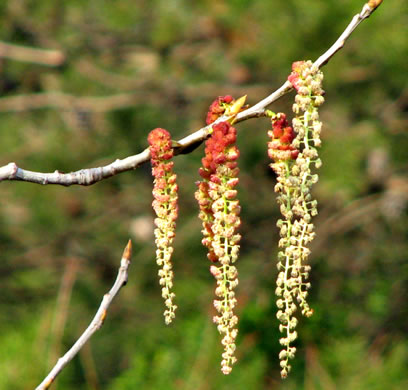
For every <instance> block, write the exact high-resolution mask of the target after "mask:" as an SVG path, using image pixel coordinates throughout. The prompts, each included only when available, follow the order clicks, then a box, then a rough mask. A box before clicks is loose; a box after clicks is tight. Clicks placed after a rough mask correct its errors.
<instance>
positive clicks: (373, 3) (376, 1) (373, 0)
mask: <svg viewBox="0 0 408 390" xmlns="http://www.w3.org/2000/svg"><path fill="white" fill-rule="evenodd" d="M382 2H383V0H369V1H368V2H367V4H368V6H369V7H370V8H371V9H373V10H375V9H376V8H377V7H378V6H379V5H380V4H381V3H382Z"/></svg>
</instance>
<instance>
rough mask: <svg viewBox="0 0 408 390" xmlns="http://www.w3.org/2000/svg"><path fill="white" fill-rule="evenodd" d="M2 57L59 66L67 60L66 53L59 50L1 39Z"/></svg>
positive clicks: (0, 49) (0, 53) (0, 55)
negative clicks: (15, 43)
mask: <svg viewBox="0 0 408 390" xmlns="http://www.w3.org/2000/svg"><path fill="white" fill-rule="evenodd" d="M0 57H5V58H10V59H13V60H17V61H23V62H33V63H36V64H40V65H47V66H59V65H62V64H63V63H64V62H65V54H64V53H62V52H61V51H59V50H47V49H38V48H34V47H27V46H20V45H14V44H11V43H6V42H2V41H0Z"/></svg>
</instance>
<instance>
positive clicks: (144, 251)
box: [0, 0, 408, 390]
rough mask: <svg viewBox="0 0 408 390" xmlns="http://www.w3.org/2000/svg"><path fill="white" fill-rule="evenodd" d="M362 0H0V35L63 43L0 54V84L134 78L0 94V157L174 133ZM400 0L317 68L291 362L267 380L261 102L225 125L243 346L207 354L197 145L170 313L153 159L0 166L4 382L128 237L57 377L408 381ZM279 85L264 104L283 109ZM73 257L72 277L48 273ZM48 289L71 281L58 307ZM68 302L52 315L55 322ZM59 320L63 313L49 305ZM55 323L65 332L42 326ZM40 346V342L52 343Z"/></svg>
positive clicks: (110, 382) (268, 288)
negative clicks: (27, 100)
mask: <svg viewBox="0 0 408 390" xmlns="http://www.w3.org/2000/svg"><path fill="white" fill-rule="evenodd" d="M362 4H363V2H361V3H360V2H355V1H352V0H346V1H335V0H319V1H310V0H296V1H295V0H284V1H283V0H279V1H273V2H271V1H267V0H257V1H246V0H234V1H218V0H217V1H215V0H200V1H195V2H191V1H186V0H184V1H183V0H174V1H173V0H172V1H169V0H151V1H146V0H138V1H129V0H118V1H103V2H102V1H93V0H86V1H72V0H70V1H58V2H56V1H52V0H47V1H46V0H44V1H40V2H39V1H33V0H31V1H30V0H14V1H8V2H7V1H5V2H1V3H0V39H1V40H3V41H6V42H9V43H14V44H21V45H26V46H34V47H40V48H52V49H59V50H61V51H62V52H64V53H65V54H66V56H67V61H66V62H65V63H64V64H63V65H61V66H59V67H46V66H42V65H38V64H33V63H23V62H16V61H13V60H10V59H6V58H5V59H1V62H0V75H1V77H0V91H1V97H0V110H1V107H2V99H6V98H7V97H9V96H14V95H19V94H23V95H24V94H29V93H47V92H50V91H53V92H55V91H60V92H64V93H69V94H72V95H73V96H77V97H109V96H112V95H115V94H119V93H126V94H129V95H130V96H131V98H132V99H133V100H132V102H133V101H134V104H131V105H129V104H127V105H125V106H123V107H120V108H117V109H115V110H108V111H92V110H91V109H89V107H88V108H87V107H82V106H78V104H77V102H76V101H75V100H73V101H72V102H71V106H68V108H61V109H58V108H47V107H44V108H41V109H37V110H30V109H24V110H22V111H19V112H4V111H3V112H1V114H0V127H1V144H0V155H1V163H0V165H4V164H7V163H8V162H10V161H15V162H17V164H18V165H20V166H21V167H23V168H26V169H30V170H38V171H42V172H47V171H49V172H52V171H54V170H55V169H58V170H61V171H73V170H78V169H81V168H86V167H93V166H98V165H102V164H106V163H109V162H111V161H113V160H114V159H116V158H123V157H126V156H128V155H131V154H134V153H138V152H139V151H141V150H142V149H144V148H145V147H146V146H147V142H146V135H147V134H148V132H149V131H150V130H151V129H152V128H154V127H164V128H167V129H169V130H170V131H171V132H172V134H173V137H174V138H175V139H177V138H179V137H181V136H182V135H186V134H188V133H189V132H191V131H193V130H195V129H198V128H199V127H201V126H202V125H203V124H204V118H205V112H206V108H207V106H208V105H209V104H210V102H211V101H212V100H213V98H214V97H216V96H218V95H222V94H225V93H231V94H233V95H234V96H236V97H238V96H241V95H244V94H248V101H249V103H255V102H257V101H258V100H259V99H261V98H263V97H264V96H266V95H267V94H268V93H270V92H271V91H273V90H274V89H276V88H277V87H279V86H280V85H281V83H282V82H283V81H284V79H285V78H286V75H287V74H288V73H289V70H290V64H291V62H292V61H294V60H299V59H309V58H310V59H316V58H317V57H318V56H319V55H320V54H322V53H323V52H324V51H325V50H326V49H327V48H328V47H329V45H330V44H331V43H332V42H333V41H334V40H335V39H337V37H338V36H339V34H340V33H341V32H342V31H343V29H344V27H345V26H346V24H347V23H348V22H349V20H350V19H351V17H352V16H353V15H354V14H355V13H356V12H358V11H359V10H360V9H361V6H362ZM407 11H408V3H407V2H406V1H405V0H389V1H386V2H385V3H384V4H383V5H382V6H381V7H380V8H379V9H378V10H377V11H376V12H375V14H374V15H373V16H372V17H371V18H370V19H369V20H368V21H365V22H364V23H363V24H362V25H361V26H360V27H359V28H358V29H357V30H356V32H355V33H354V34H353V35H352V37H351V39H350V40H349V41H348V42H347V44H346V46H345V48H344V49H343V50H341V51H340V52H339V53H338V54H337V55H336V56H335V57H334V58H333V59H332V60H331V61H330V63H329V64H328V65H327V66H326V67H325V68H324V73H325V89H326V92H327V94H326V101H327V102H326V104H325V106H324V107H323V110H322V119H323V123H324V132H323V138H324V139H323V141H324V145H323V148H322V160H323V164H324V166H323V168H322V170H321V179H320V182H319V184H318V185H317V187H316V190H315V195H316V198H317V199H318V200H319V209H320V215H319V217H318V218H317V219H316V227H317V239H316V241H315V242H314V244H313V248H312V249H313V252H312V259H311V262H312V274H311V281H312V290H311V297H310V303H311V305H312V306H313V307H314V310H315V315H314V316H313V317H312V318H311V319H310V320H308V321H303V320H302V321H301V324H300V325H299V331H300V338H299V343H298V348H299V353H298V354H297V359H296V360H295V362H294V367H293V368H294V369H293V373H292V376H291V377H290V378H289V379H288V380H287V381H285V382H281V380H280V379H279V367H278V358H277V354H278V351H279V349H280V347H279V344H278V337H279V336H278V329H277V320H276V317H275V313H276V307H275V296H274V290H275V287H274V280H275V277H276V267H275V265H274V263H275V256H276V244H277V240H278V237H277V228H276V227H275V222H276V219H277V216H278V210H277V208H276V206H275V205H274V201H275V195H274V193H273V186H274V176H273V173H272V171H271V170H270V169H269V168H268V166H267V164H268V161H267V156H266V141H267V137H266V134H265V132H266V130H267V129H268V127H269V124H268V121H267V120H263V119H259V120H256V121H255V120H250V121H247V122H245V123H242V124H239V125H238V130H239V134H240V136H239V140H238V142H239V146H240V148H241V155H242V159H241V182H240V189H241V194H240V199H241V202H242V206H243V213H242V220H243V225H242V229H241V231H242V234H243V240H242V250H241V253H242V254H241V258H240V260H239V264H238V268H239V270H240V286H239V287H238V290H237V294H238V301H239V308H238V310H239V313H238V314H239V315H240V324H239V326H240V333H239V336H238V351H237V352H238V358H239V362H238V364H237V365H236V367H235V368H234V370H233V372H232V374H231V375H230V376H229V377H224V376H223V375H222V374H221V373H220V372H219V360H220V356H219V355H220V353H221V346H220V345H219V335H218V334H217V331H216V328H215V326H213V324H211V317H212V315H213V314H214V310H213V308H212V304H211V301H212V299H213V291H212V290H213V287H214V281H213V278H212V276H211V275H210V274H209V272H208V267H209V262H208V260H207V259H206V256H205V249H204V248H203V247H202V246H201V244H200V222H199V221H198V219H197V217H196V214H197V211H198V210H197V206H196V204H195V200H194V196H193V192H194V190H195V185H194V182H195V181H196V180H197V179H198V175H197V168H198V166H199V163H200V158H201V154H202V153H203V147H200V148H199V149H198V150H197V151H195V152H194V153H192V154H190V155H186V156H179V157H177V159H176V165H175V170H176V171H177V174H178V177H179V179H180V183H179V184H180V218H179V222H178V230H177V239H176V241H175V254H174V262H175V291H176V293H177V304H178V305H179V310H178V313H177V318H176V320H175V322H174V325H172V326H171V327H169V328H166V327H165V326H164V324H163V319H162V314H161V313H162V302H161V297H160V289H159V288H158V287H159V286H158V281H157V277H156V273H157V270H156V265H155V264H154V245H153V239H152V237H153V236H152V219H153V214H152V211H151V206H150V203H151V185H152V179H151V176H150V167H149V166H148V165H145V166H142V167H141V168H139V169H138V170H137V171H135V172H128V173H124V174H121V175H119V176H116V177H114V178H111V179H109V180H106V181H104V182H101V183H98V184H95V185H93V186H91V187H68V188H63V187H61V188H59V187H51V186H48V187H41V186H38V185H33V184H27V183H18V182H13V183H11V182H3V183H1V185H0V191H1V192H0V194H1V199H2V207H1V209H0V253H1V256H2V261H1V262H0V275H1V276H0V278H1V282H0V283H1V285H2V294H1V296H0V308H1V310H0V313H1V314H0V330H1V332H0V334H1V340H0V356H1V364H0V387H1V388H4V389H6V388H7V389H30V388H33V387H34V386H35V385H36V384H38V383H39V382H40V380H41V379H42V377H43V376H44V375H45V374H46V372H47V371H48V370H49V368H50V367H51V366H52V365H53V364H54V363H55V358H56V356H58V354H61V353H62V352H63V351H65V350H66V349H67V348H68V347H69V346H71V345H72V343H73V342H74V341H75V340H76V338H77V337H78V336H79V334H80V333H81V332H82V331H83V330H84V329H85V327H86V326H87V323H88V321H89V320H90V319H91V318H92V316H93V314H94V312H95V311H96V308H97V306H98V305H99V302H100V299H101V298H102V295H103V294H104V293H105V292H106V291H107V290H108V289H109V288H110V286H111V284H112V283H113V280H114V278H115V275H116V271H117V267H118V265H119V257H120V254H121V253H122V250H123V247H124V246H125V244H126V241H127V239H128V237H129V236H130V237H131V238H132V240H133V242H134V247H135V250H134V258H133V262H132V265H131V269H130V277H129V283H128V285H127V286H126V288H124V289H123V290H122V291H121V293H120V295H119V296H118V298H117V299H116V301H115V302H114V303H113V305H112V306H111V310H110V312H109V314H108V318H107V320H106V322H105V325H104V327H103V328H102V330H101V331H100V332H98V333H97V334H96V335H95V336H94V338H93V339H92V340H91V342H90V344H89V345H88V346H87V347H86V348H85V349H84V351H82V352H81V354H80V355H79V356H78V357H77V358H76V359H75V360H74V361H73V362H72V363H71V364H70V365H69V366H68V367H67V368H66V369H65V370H64V371H63V373H62V374H61V375H60V376H59V377H58V380H57V382H58V383H57V386H58V388H59V389H60V390H63V389H73V388H75V389H102V388H103V389H115V390H116V389H118V390H120V389H134V388H140V389H162V388H167V389H186V390H187V389H214V388H220V389H231V388H234V389H262V388H265V389H269V388H274V389H278V388H279V389H286V390H290V389H295V388H296V389H301V388H304V389H305V390H318V389H325V390H331V389H350V390H360V389H361V390H364V389H370V390H372V389H385V388H386V389H405V388H406V387H407V385H408V382H407V381H408V374H407V371H406V367H407V364H408V356H407V344H406V340H404V339H405V338H406V334H407V332H408V323H407V320H406V319H407V316H408V306H407V304H406V296H407V294H408V266H407V264H408V263H407V253H408V235H407V232H408V214H407V208H406V205H407V201H408V196H407V193H408V177H407V170H408V165H407V150H408V134H407V124H408V117H407V112H408V90H407V84H406V54H407V53H408V39H407V37H408V34H407V33H408V29H407V26H408V23H407V14H408V13H407ZM291 99H292V96H290V97H285V98H283V99H281V100H280V101H279V102H277V103H276V104H275V105H274V106H273V107H272V109H273V110H274V111H282V110H284V111H286V112H288V111H290V107H291ZM72 261H74V262H76V264H78V267H79V268H78V272H77V273H75V276H74V277H75V279H74V285H73V287H72V295H70V294H69V291H63V290H61V285H62V281H63V279H64V277H65V276H66V275H67V273H69V272H70V264H72ZM61 294H68V296H69V297H70V299H68V301H67V302H68V303H67V305H68V306H67V305H66V306H65V307H60V306H58V304H57V302H58V299H59V297H60V296H61ZM64 310H67V319H66V321H62V322H61V321H60V320H61V318H62V317H61V316H63V311H64ZM56 321H57V323H58V321H60V323H61V326H62V329H59V330H58V329H57V330H56V329H55V327H53V324H55V323H56ZM58 332H61V337H62V338H61V340H60V341H58V340H56V337H57V336H56V335H57V334H58ZM53 359H54V360H53Z"/></svg>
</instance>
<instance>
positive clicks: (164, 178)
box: [147, 128, 178, 324]
mask: <svg viewBox="0 0 408 390" xmlns="http://www.w3.org/2000/svg"><path fill="white" fill-rule="evenodd" d="M147 140H148V142H149V145H150V147H149V149H150V154H151V164H152V174H153V177H154V187H153V198H154V200H153V203H152V206H153V209H154V211H155V213H156V216H157V218H156V219H155V220H154V223H155V225H156V229H155V230H154V235H155V238H156V247H157V250H156V262H157V265H158V266H159V267H160V270H159V277H160V285H161V286H162V297H163V299H164V302H165V305H166V310H165V311H164V317H165V322H166V324H170V322H171V321H172V320H173V318H174V317H175V310H176V309H177V306H176V305H175V304H174V303H173V299H174V297H175V294H174V293H173V292H172V288H173V271H172V263H171V255H172V253H173V247H172V243H173V239H174V237H175V228H176V219H177V216H178V206H177V199H178V195H177V190H178V188H177V184H176V174H175V173H173V165H174V163H173V162H172V161H171V159H172V157H173V149H172V146H171V138H170V133H169V132H168V131H167V130H165V129H160V128H158V129H154V130H152V131H151V132H150V133H149V136H148V138H147Z"/></svg>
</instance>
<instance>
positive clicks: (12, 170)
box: [0, 0, 382, 186]
mask: <svg viewBox="0 0 408 390" xmlns="http://www.w3.org/2000/svg"><path fill="white" fill-rule="evenodd" d="M381 2H382V0H369V2H368V3H366V4H364V6H363V8H362V10H361V12H360V13H358V14H357V15H355V16H354V17H353V19H352V20H351V22H350V23H349V25H348V26H347V27H346V29H345V30H344V32H343V33H342V34H341V35H340V37H339V38H338V39H337V41H336V42H335V43H334V44H333V45H332V46H331V47H330V48H329V49H328V50H327V51H326V52H325V53H324V54H323V55H321V56H320V57H319V58H318V59H317V60H316V61H315V63H314V64H315V65H317V66H318V67H319V68H320V67H322V66H324V65H326V64H327V63H328V62H329V60H330V59H331V58H332V57H333V56H334V54H336V53H337V52H338V51H339V50H340V49H341V48H342V47H343V46H344V44H345V42H346V40H347V39H348V38H349V37H350V35H351V34H352V33H353V31H354V30H355V29H356V27H357V26H358V25H359V24H360V23H361V22H362V21H363V20H365V19H367V18H368V17H369V16H370V15H371V14H372V13H373V12H374V10H375V9H376V8H377V7H378V6H379V5H380V4H381ZM292 89H293V87H292V84H291V83H290V82H289V81H286V82H285V83H284V84H283V85H282V86H281V87H280V88H278V89H277V90H276V91H275V92H273V93H271V94H270V95H269V96H267V97H266V98H265V99H263V100H261V101H260V102H258V103H257V104H255V105H254V106H252V107H250V108H248V109H247V110H245V111H242V112H240V113H238V115H237V116H236V118H235V122H242V121H244V120H247V119H250V118H258V117H261V116H264V115H265V109H266V107H268V106H269V105H270V104H272V103H273V102H275V101H276V100H278V99H279V98H281V97H282V96H283V95H285V94H287V93H288V92H290V91H291V90H292ZM228 119H231V118H229V117H221V118H219V119H218V120H217V121H216V122H214V123H213V124H212V125H214V124H215V123H218V122H221V121H225V120H228ZM210 129H211V126H205V127H203V128H201V129H200V130H197V131H196V132H194V133H192V134H190V135H188V136H187V137H185V138H183V139H181V140H179V141H178V142H175V145H176V146H175V147H174V151H175V154H183V153H189V152H190V151H191V150H194V149H195V147H196V146H198V145H200V144H201V143H202V142H203V141H204V140H205V139H206V138H207V137H208V135H209V133H210ZM149 160H150V152H149V149H145V150H144V151H143V152H141V153H139V154H136V155H134V156H130V157H127V158H125V159H123V160H119V159H118V160H116V161H114V162H112V163H111V164H109V165H106V166H103V167H98V168H88V169H81V170H79V171H76V172H71V173H62V172H59V171H55V172H53V173H39V172H32V171H27V170H24V169H22V168H19V167H18V166H17V165H16V164H15V163H9V164H8V165H5V166H3V167H0V181H2V180H19V181H27V182H31V183H37V184H59V185H63V186H70V185H74V184H76V185H84V186H87V185H91V184H94V183H97V182H98V181H101V180H103V179H106V178H108V177H112V176H115V175H117V174H119V173H122V172H125V171H130V170H133V169H136V168H137V167H139V166H140V165H142V164H144V163H146V162H148V161H149Z"/></svg>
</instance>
